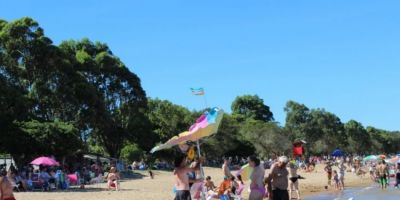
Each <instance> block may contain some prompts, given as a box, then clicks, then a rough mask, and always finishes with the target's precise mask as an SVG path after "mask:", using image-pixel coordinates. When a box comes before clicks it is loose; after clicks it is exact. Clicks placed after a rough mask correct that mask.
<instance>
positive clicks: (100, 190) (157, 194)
mask: <svg viewBox="0 0 400 200" xmlns="http://www.w3.org/2000/svg"><path fill="white" fill-rule="evenodd" d="M267 172H268V170H267ZM205 173H206V175H208V176H211V177H212V179H213V181H214V182H215V184H216V185H217V184H219V183H220V181H221V180H222V178H223V177H222V175H221V174H222V172H221V170H220V169H218V168H205ZM155 174H156V175H155V179H150V178H149V177H147V174H144V175H146V176H145V177H144V178H142V179H135V180H123V181H122V182H121V190H120V191H107V190H105V188H106V185H105V183H102V184H97V185H90V186H86V189H71V190H69V191H66V192H60V191H53V192H20V193H15V197H16V199H17V200H28V199H29V200H78V199H79V200H80V199H84V200H128V199H129V200H170V199H173V193H172V187H173V184H174V183H173V178H172V173H171V172H165V171H156V172H155ZM300 174H301V175H302V176H303V177H305V178H306V179H305V180H300V186H301V193H302V198H304V197H306V196H310V195H317V194H319V193H321V192H326V191H334V190H333V189H332V188H330V189H328V190H325V188H324V187H325V185H326V184H327V178H326V175H325V173H324V171H323V166H322V165H318V166H317V167H316V170H315V171H314V172H312V173H305V172H300ZM345 179H346V180H345V181H346V182H345V183H346V184H347V187H358V186H366V185H370V184H371V181H370V180H369V178H368V175H367V176H366V177H364V178H361V177H358V176H356V175H354V174H352V173H346V176H345ZM243 197H245V199H247V197H248V193H247V191H246V192H244V194H243Z"/></svg>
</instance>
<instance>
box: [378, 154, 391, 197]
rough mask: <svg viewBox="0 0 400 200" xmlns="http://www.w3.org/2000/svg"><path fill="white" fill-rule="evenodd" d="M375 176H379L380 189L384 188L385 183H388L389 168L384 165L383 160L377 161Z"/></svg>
mask: <svg viewBox="0 0 400 200" xmlns="http://www.w3.org/2000/svg"><path fill="white" fill-rule="evenodd" d="M376 172H377V173H376V174H377V176H378V178H379V183H380V184H381V187H382V190H383V189H386V187H387V184H388V175H389V169H388V166H387V165H386V162H385V160H382V161H379V165H378V167H377V171H376Z"/></svg>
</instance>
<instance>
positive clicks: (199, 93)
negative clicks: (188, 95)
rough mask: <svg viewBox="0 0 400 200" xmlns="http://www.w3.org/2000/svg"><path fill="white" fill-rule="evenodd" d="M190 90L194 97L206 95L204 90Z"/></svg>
mask: <svg viewBox="0 0 400 200" xmlns="http://www.w3.org/2000/svg"><path fill="white" fill-rule="evenodd" d="M190 90H191V91H192V94H194V95H199V96H202V95H204V89H203V88H190Z"/></svg>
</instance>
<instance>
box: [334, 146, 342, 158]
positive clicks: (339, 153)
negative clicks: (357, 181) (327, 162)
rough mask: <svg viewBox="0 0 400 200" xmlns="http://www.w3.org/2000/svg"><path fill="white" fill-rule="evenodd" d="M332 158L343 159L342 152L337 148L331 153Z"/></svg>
mask: <svg viewBox="0 0 400 200" xmlns="http://www.w3.org/2000/svg"><path fill="white" fill-rule="evenodd" d="M332 156H333V157H343V156H344V152H343V151H342V150H340V149H339V148H336V149H335V151H333V152H332Z"/></svg>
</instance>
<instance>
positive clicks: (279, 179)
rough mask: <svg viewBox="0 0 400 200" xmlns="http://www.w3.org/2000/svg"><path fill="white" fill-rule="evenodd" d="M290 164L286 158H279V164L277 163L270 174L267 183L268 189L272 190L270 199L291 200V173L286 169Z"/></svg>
mask: <svg viewBox="0 0 400 200" xmlns="http://www.w3.org/2000/svg"><path fill="white" fill-rule="evenodd" d="M287 163H288V158H287V157H286V156H281V157H279V158H278V162H277V163H275V164H274V165H273V166H272V168H271V172H270V173H269V175H268V177H267V179H266V182H267V184H268V189H269V190H272V192H270V196H272V198H271V197H270V199H272V200H289V192H288V190H287V189H288V185H289V181H288V180H289V179H288V176H289V171H288V170H287V169H286V165H287Z"/></svg>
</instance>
